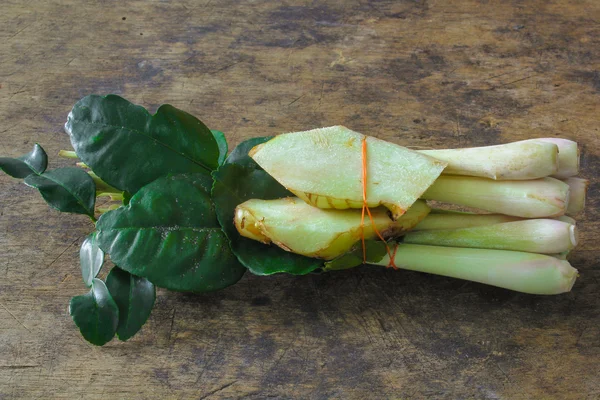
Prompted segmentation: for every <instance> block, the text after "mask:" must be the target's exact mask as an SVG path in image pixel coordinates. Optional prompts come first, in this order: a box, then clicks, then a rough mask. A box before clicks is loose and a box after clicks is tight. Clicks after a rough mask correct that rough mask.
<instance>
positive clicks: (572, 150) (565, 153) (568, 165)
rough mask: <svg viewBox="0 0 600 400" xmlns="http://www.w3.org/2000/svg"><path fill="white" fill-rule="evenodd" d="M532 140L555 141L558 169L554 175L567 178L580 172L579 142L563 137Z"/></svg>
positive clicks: (558, 177)
mask: <svg viewBox="0 0 600 400" xmlns="http://www.w3.org/2000/svg"><path fill="white" fill-rule="evenodd" d="M531 141H541V142H546V143H554V144H555V145H557V146H558V171H557V172H556V173H555V174H553V175H552V176H553V177H554V178H557V179H565V178H568V177H570V176H575V175H577V174H578V173H579V147H578V146H577V142H574V141H572V140H569V139H562V138H540V139H531Z"/></svg>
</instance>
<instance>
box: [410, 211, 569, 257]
mask: <svg viewBox="0 0 600 400" xmlns="http://www.w3.org/2000/svg"><path fill="white" fill-rule="evenodd" d="M577 235H578V234H577V229H576V228H575V225H572V224H569V223H567V222H562V221H557V220H554V219H530V220H524V221H514V222H505V223H500V224H493V225H485V226H476V227H471V228H461V229H438V230H428V231H419V232H408V233H407V234H406V235H405V236H404V242H405V243H413V244H427V245H434V246H449V247H471V248H480V249H498V250H515V251H526V252H530V253H543V254H554V253H560V252H563V251H568V250H571V249H572V248H574V247H575V246H576V245H577Z"/></svg>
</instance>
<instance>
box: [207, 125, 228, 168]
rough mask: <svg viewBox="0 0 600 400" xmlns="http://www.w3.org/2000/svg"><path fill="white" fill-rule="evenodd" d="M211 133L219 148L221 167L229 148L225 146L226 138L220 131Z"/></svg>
mask: <svg viewBox="0 0 600 400" xmlns="http://www.w3.org/2000/svg"><path fill="white" fill-rule="evenodd" d="M211 132H212V134H213V136H214V137H215V140H216V141H217V145H218V146H219V165H222V164H223V162H225V158H227V151H229V146H227V138H226V137H225V134H224V133H223V132H221V131H213V130H211Z"/></svg>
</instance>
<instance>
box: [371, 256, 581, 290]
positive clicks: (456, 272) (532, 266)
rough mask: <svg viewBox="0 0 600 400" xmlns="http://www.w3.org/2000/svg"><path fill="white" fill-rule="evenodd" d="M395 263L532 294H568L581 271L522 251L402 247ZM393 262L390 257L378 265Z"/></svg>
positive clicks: (551, 258)
mask: <svg viewBox="0 0 600 400" xmlns="http://www.w3.org/2000/svg"><path fill="white" fill-rule="evenodd" d="M394 261H395V264H396V266H398V267H399V268H403V269H408V270H412V271H420V272H426V273H430V274H437V275H443V276H448V277H452V278H459V279H466V280H469V281H474V282H480V283H484V284H488V285H492V286H498V287H502V288H505V289H510V290H516V291H518V292H523V293H531V294H559V293H565V292H568V291H570V290H571V288H572V287H573V284H574V283H575V279H577V270H576V269H575V268H573V267H572V266H571V265H570V264H569V262H568V261H564V260H559V259H557V258H554V257H551V256H547V255H543V254H535V253H525V252H519V251H508V250H488V249H469V248H457V247H441V246H424V245H418V244H399V245H398V249H397V250H396V254H395V257H394ZM389 262H390V260H389V257H388V256H387V255H386V256H384V257H383V259H381V260H380V261H378V262H376V263H374V264H376V265H382V266H387V265H389Z"/></svg>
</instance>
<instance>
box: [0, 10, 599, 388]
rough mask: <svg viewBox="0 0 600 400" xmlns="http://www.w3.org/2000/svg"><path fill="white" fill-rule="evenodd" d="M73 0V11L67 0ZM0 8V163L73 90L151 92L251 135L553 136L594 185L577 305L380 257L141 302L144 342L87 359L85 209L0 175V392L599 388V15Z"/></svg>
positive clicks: (58, 124) (60, 137)
mask: <svg viewBox="0 0 600 400" xmlns="http://www.w3.org/2000/svg"><path fill="white" fill-rule="evenodd" d="M82 3H83V4H82ZM123 3H124V4H117V3H115V2H106V1H98V2H79V1H75V0H63V1H56V2H46V1H37V0H36V1H29V2H26V3H24V2H22V1H16V0H5V1H3V4H2V13H0V138H1V139H2V140H0V154H2V155H19V154H23V153H25V152H27V151H29V150H30V147H31V145H32V144H33V143H34V142H39V143H41V144H42V145H43V146H44V147H45V148H46V149H47V150H48V152H49V154H50V155H51V165H52V166H62V165H67V162H66V161H64V160H60V159H58V158H57V157H56V154H57V152H58V150H59V149H62V148H68V147H69V142H68V138H67V137H66V135H65V134H64V133H63V132H62V125H63V124H64V121H65V119H66V115H67V113H68V111H69V110H70V108H71V106H72V105H73V104H74V103H75V101H77V100H78V99H79V98H80V97H82V96H84V95H86V94H89V93H117V94H120V95H123V96H124V97H126V98H128V99H130V100H132V101H134V102H137V103H140V104H143V105H144V106H146V107H148V108H150V109H152V110H155V109H156V108H157V106H158V105H159V104H161V103H165V102H166V103H171V104H173V105H175V106H177V107H180V108H183V109H185V110H187V111H189V112H191V113H193V114H195V115H197V116H198V117H200V118H201V119H202V120H204V121H205V122H206V123H207V124H208V125H209V126H210V127H212V128H215V129H220V130H223V131H224V132H226V134H227V136H228V138H229V139H230V141H231V142H232V144H236V143H237V142H239V141H240V140H242V139H245V138H248V137H252V136H264V135H272V134H277V133H281V132H286V131H293V130H305V129H309V128H314V127H320V126H327V125H334V124H343V125H347V126H349V127H351V128H353V129H355V130H358V131H362V132H364V133H368V134H371V135H374V136H378V137H381V138H384V139H388V140H392V141H394V142H396V143H399V144H403V145H410V146H422V147H433V148H437V147H454V146H470V145H485V144H495V143H502V142H508V141H512V140H518V139H523V138H530V137H541V136H562V137H567V138H571V139H574V140H577V141H579V142H580V143H581V144H582V146H583V156H582V174H583V175H584V176H585V177H587V178H590V179H591V181H592V185H591V188H590V193H589V194H590V199H589V202H588V208H587V210H586V211H585V213H584V215H582V216H581V222H580V223H579V226H580V230H581V239H582V240H581V245H580V247H579V248H578V249H577V251H576V252H575V253H574V254H573V258H572V263H573V265H574V266H576V267H577V268H579V269H580V270H581V277H580V278H579V280H578V282H577V284H576V286H575V288H574V290H573V292H571V293H569V294H566V295H562V296H557V297H535V296H527V295H522V294H517V293H510V292H507V291H504V290H499V289H494V288H489V287H484V286H482V285H477V284H471V283H464V282H461V281H455V280H451V279H445V278H440V277H433V276H426V275H423V274H417V273H411V272H405V271H400V272H394V271H391V270H383V269H376V268H362V269H359V270H354V271H347V272H339V273H335V274H327V275H315V276H307V277H289V276H274V277H267V278H264V277H260V278H259V277H254V276H250V275H248V276H246V277H245V278H244V279H243V280H242V281H241V282H240V283H239V284H238V285H236V286H235V287H232V288H229V289H227V290H225V291H222V292H220V293H215V294H211V295H185V294H177V293H170V292H166V291H160V292H159V296H158V299H157V305H156V308H155V310H154V312H153V314H152V316H151V318H150V320H149V322H148V324H147V325H146V326H145V327H144V329H143V331H142V332H141V333H140V334H139V335H137V336H136V337H135V338H134V339H132V340H131V341H130V342H127V343H120V342H117V341H113V342H111V343H110V344H109V345H107V346H105V347H103V348H95V347H93V346H91V345H89V344H87V343H86V342H85V341H83V340H82V339H81V338H80V337H79V333H78V332H77V329H76V327H75V326H74V325H73V323H72V322H71V320H70V318H69V316H68V314H67V304H68V301H69V299H70V297H71V296H74V295H77V294H80V293H82V292H83V291H84V287H83V285H82V282H81V279H80V277H79V271H78V261H77V255H78V246H79V244H80V243H81V241H82V240H83V238H84V236H85V235H86V233H87V232H89V231H90V229H91V225H90V223H89V222H88V221H86V218H85V217H76V216H75V217H69V216H65V215H59V214H58V213H57V212H55V211H51V210H48V209H47V207H46V206H45V204H44V203H43V201H42V200H41V199H39V198H38V197H37V195H36V194H34V192H33V191H32V190H30V189H28V188H26V187H24V186H23V185H21V184H19V183H18V181H16V180H13V179H11V178H8V177H6V176H4V175H2V176H0V188H1V189H0V278H1V279H0V398H10V399H12V398H27V399H31V398H65V399H72V398H78V397H81V398H91V399H94V398H106V397H114V398H247V399H262V398H266V397H269V396H270V397H274V398H311V399H312V398H314V399H321V398H345V399H346V398H357V399H358V398H407V399H412V398H440V399H442V398H449V399H450V398H489V399H497V398H502V399H520V398H522V399H530V398H544V399H549V398H556V399H584V398H589V399H592V398H597V397H598V396H600V379H599V376H598V372H597V371H598V370H599V368H600V305H599V303H598V301H597V298H598V291H599V290H600V285H599V283H598V282H599V281H598V279H600V273H599V267H600V257H599V256H598V255H599V254H600V245H599V244H598V243H599V242H600V240H599V239H600V236H599V234H598V232H599V231H600V230H599V228H600V219H599V214H598V213H599V210H600V204H599V202H598V197H599V193H600V183H599V181H598V175H599V174H600V146H599V144H600V142H599V140H598V135H599V129H600V127H599V124H598V123H599V120H598V110H599V109H600V75H599V74H600V72H599V71H600V50H599V49H600V22H599V21H600V3H598V2H597V1H595V0H582V1H577V2H564V1H558V0H556V1H542V0H531V1H526V2H517V1H493V0H492V1H474V0H473V1H469V0H456V1H451V2H443V1H431V0H430V1H392V0H347V1H342V2H339V1H322V2H308V1H298V2H286V3H281V2H278V1H251V2H250V1H248V2H241V4H240V2H238V1H232V0H226V1H211V0H208V1H203V2H198V1H192V0H187V1H180V2H167V1H158V0H155V1H131V2H123Z"/></svg>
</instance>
